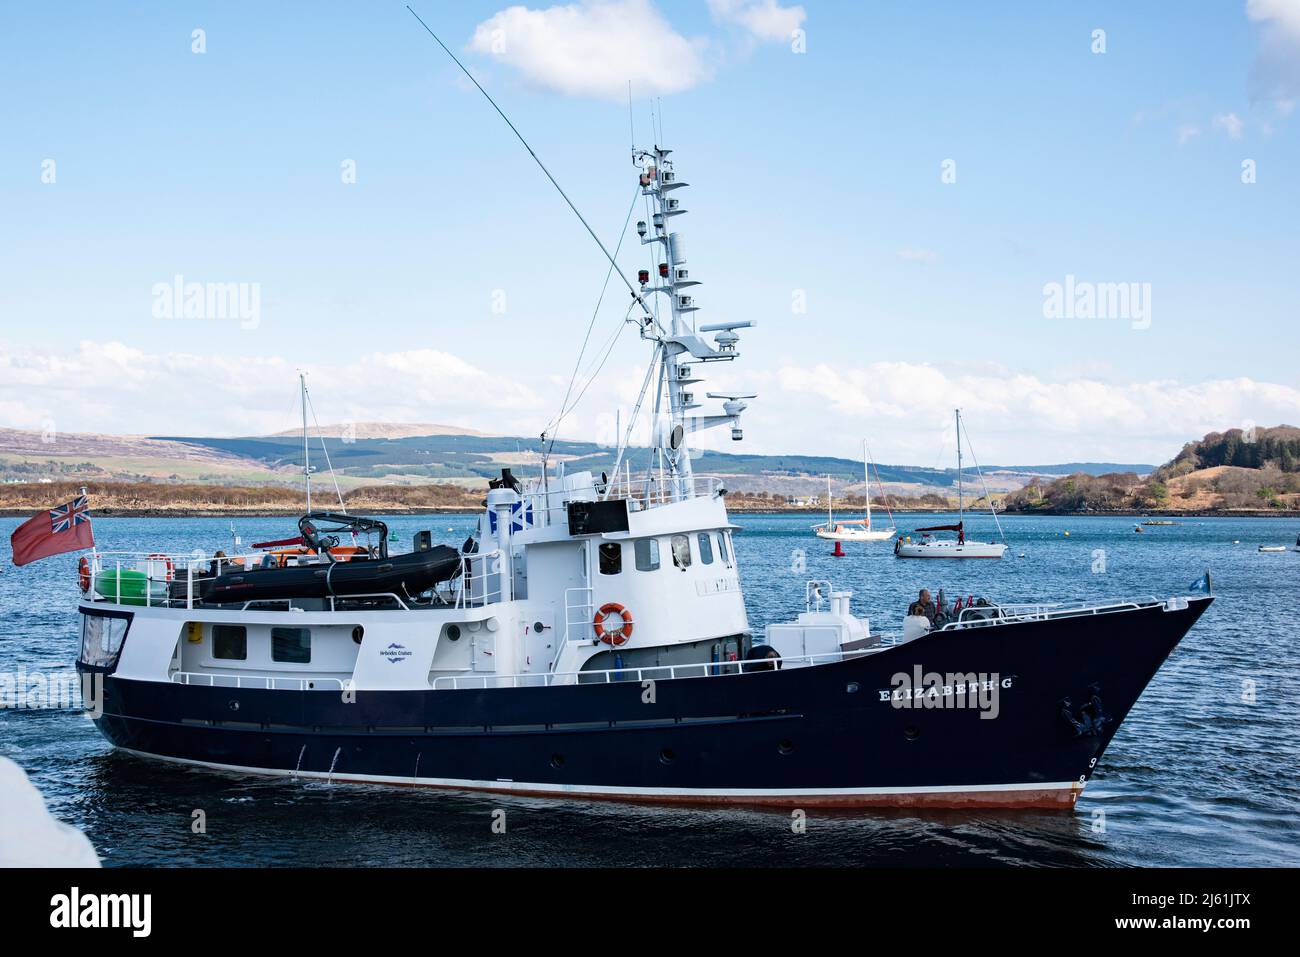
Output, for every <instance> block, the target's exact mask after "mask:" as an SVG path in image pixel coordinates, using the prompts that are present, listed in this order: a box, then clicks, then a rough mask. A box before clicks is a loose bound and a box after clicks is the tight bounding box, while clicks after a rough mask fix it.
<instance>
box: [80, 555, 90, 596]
mask: <svg viewBox="0 0 1300 957" xmlns="http://www.w3.org/2000/svg"><path fill="white" fill-rule="evenodd" d="M77 584H78V585H80V586H81V590H82V591H83V592H87V591H90V562H88V561H86V556H85V555H82V556H81V561H79V562H78V563H77Z"/></svg>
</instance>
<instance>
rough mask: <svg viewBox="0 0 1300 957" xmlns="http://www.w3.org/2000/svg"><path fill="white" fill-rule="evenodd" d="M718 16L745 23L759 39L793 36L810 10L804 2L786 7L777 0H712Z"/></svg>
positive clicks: (712, 10) (783, 38) (778, 40)
mask: <svg viewBox="0 0 1300 957" xmlns="http://www.w3.org/2000/svg"><path fill="white" fill-rule="evenodd" d="M709 10H710V12H711V13H712V14H713V17H714V19H716V20H719V21H721V22H724V23H734V24H738V25H739V26H742V27H744V28H745V29H746V30H748V31H749V32H750V33H751V34H753V36H754V37H755V38H757V39H759V40H770V41H773V42H778V43H779V42H783V41H787V40H789V39H790V37H791V35H792V34H793V33H794V31H795V30H798V29H799V28H800V27H801V26H802V25H803V22H804V20H805V19H807V17H808V14H807V13H806V12H804V8H803V7H800V6H794V7H783V6H781V5H780V4H779V3H777V2H776V0H709Z"/></svg>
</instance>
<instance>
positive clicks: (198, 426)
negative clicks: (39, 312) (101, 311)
mask: <svg viewBox="0 0 1300 957" xmlns="http://www.w3.org/2000/svg"><path fill="white" fill-rule="evenodd" d="M307 371H308V372H309V374H310V375H309V378H308V387H309V388H310V389H311V393H312V402H313V405H314V406H315V408H316V413H317V416H318V417H319V419H320V421H321V424H326V423H337V422H344V421H358V422H369V421H375V422H394V423H399V422H439V423H442V424H446V425H461V426H466V427H470V428H477V429H481V430H483V431H500V432H506V433H510V434H519V433H520V432H521V431H522V432H523V434H528V433H529V432H530V431H531V430H532V426H533V424H534V420H535V419H539V418H540V417H542V416H543V414H544V411H543V410H545V409H547V403H546V402H544V401H543V400H541V398H540V397H539V395H538V394H537V393H536V392H535V391H534V389H533V388H531V387H530V386H529V385H527V384H523V383H520V382H519V381H518V380H517V378H514V377H501V376H496V375H491V374H489V373H487V372H484V371H483V370H482V369H478V368H476V367H475V366H473V365H471V364H470V363H468V362H465V361H464V360H463V359H460V358H459V357H457V356H454V355H451V354H449V353H446V352H438V351H436V350H433V349H416V350H412V351H408V352H373V353H370V354H368V355H364V356H360V357H358V358H356V359H354V360H351V361H349V362H346V363H342V364H339V365H332V366H324V365H311V366H308V367H307ZM296 389H297V368H296V367H295V366H294V365H293V364H291V363H290V362H288V361H286V360H284V359H279V358H270V359H256V358H245V357H235V356H220V355H203V356H199V355H191V354H188V353H148V352H145V351H143V350H140V349H134V348H131V347H128V346H125V345H123V344H122V343H120V342H91V341H83V342H81V343H80V344H79V345H78V347H77V348H76V349H75V350H74V351H71V352H65V353H51V352H38V351H34V350H30V349H28V350H24V349H17V348H6V347H5V346H4V344H2V343H0V425H2V426H7V427H10V428H20V429H34V430H39V429H41V428H43V427H44V423H45V422H46V421H47V420H50V421H52V422H53V424H54V425H55V427H56V428H57V429H58V430H59V431H60V432H108V433H114V434H124V433H125V434H147V435H161V434H168V435H179V434H185V435H204V434H206V435H249V434H261V433H267V432H278V431H281V430H283V429H289V428H293V426H294V424H295V421H294V416H295V415H296V413H295V411H294V407H293V405H294V399H293V396H294V393H295V391H296ZM538 427H539V428H540V424H539V426H538Z"/></svg>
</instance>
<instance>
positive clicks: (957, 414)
mask: <svg viewBox="0 0 1300 957" xmlns="http://www.w3.org/2000/svg"><path fill="white" fill-rule="evenodd" d="M953 416H954V418H955V419H956V420H957V524H958V525H960V524H962V521H963V518H962V515H963V513H964V512H965V502H964V501H963V500H962V486H961V409H953Z"/></svg>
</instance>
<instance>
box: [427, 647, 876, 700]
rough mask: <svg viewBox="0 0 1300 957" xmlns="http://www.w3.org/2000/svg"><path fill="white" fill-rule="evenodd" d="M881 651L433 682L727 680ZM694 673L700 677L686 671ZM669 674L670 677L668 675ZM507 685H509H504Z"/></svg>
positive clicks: (453, 686)
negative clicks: (777, 659) (743, 675)
mask: <svg viewBox="0 0 1300 957" xmlns="http://www.w3.org/2000/svg"><path fill="white" fill-rule="evenodd" d="M879 650H880V649H878V648H862V649H858V650H855V651H830V652H824V653H822V654H818V655H798V656H792V657H789V658H782V659H780V660H779V661H774V660H773V659H771V658H757V659H753V660H749V661H693V662H688V663H684V664H677V665H648V666H646V667H643V668H608V669H603V670H599V671H561V672H548V671H537V672H522V673H519V674H509V675H490V674H482V675H439V676H438V677H437V678H434V679H433V688H434V690H438V689H439V688H440V687H447V686H448V684H449V685H450V690H453V691H457V690H461V689H462V688H464V689H470V688H476V689H479V690H482V689H485V688H491V687H507V688H517V687H521V686H524V687H527V686H529V685H532V686H536V685H538V684H541V685H544V686H547V687H549V686H553V685H573V684H613V683H614V682H616V681H619V682H621V681H650V680H659V679H665V678H666V679H668V680H673V679H677V678H710V677H726V676H728V675H738V674H756V673H759V672H763V671H772V670H775V669H774V668H773V664H777V665H778V666H780V667H784V666H787V665H800V664H804V665H814V664H817V663H818V662H823V663H828V662H835V661H845V660H848V659H850V658H860V657H863V656H864V655H871V654H875V653H876V652H877V651H879ZM687 671H694V672H698V673H697V674H685V673H683V672H687ZM665 672H666V674H665ZM502 682H505V684H502Z"/></svg>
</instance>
